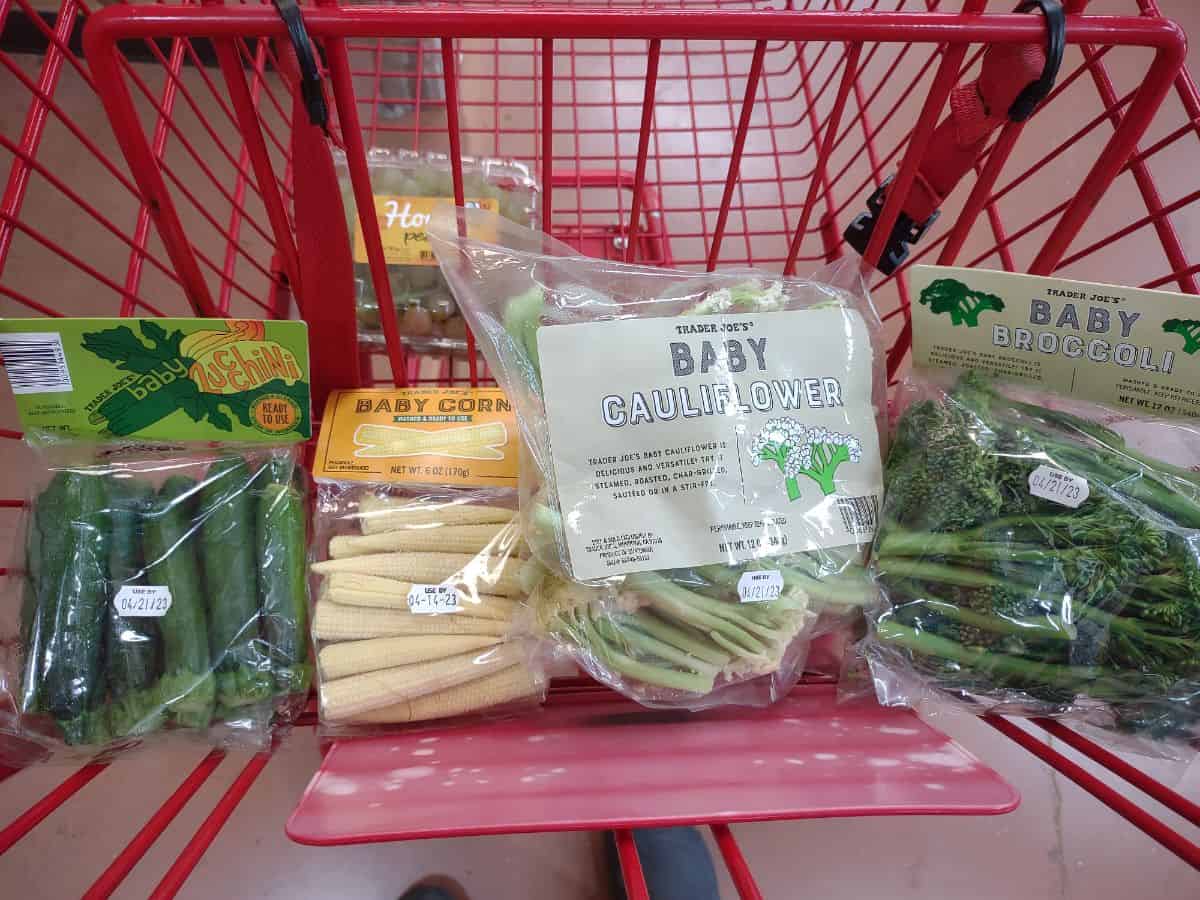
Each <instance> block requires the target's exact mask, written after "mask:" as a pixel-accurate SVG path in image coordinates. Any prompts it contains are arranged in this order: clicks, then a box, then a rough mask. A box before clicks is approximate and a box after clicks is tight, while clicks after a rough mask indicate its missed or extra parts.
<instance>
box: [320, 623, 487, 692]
mask: <svg viewBox="0 0 1200 900" xmlns="http://www.w3.org/2000/svg"><path fill="white" fill-rule="evenodd" d="M498 642H499V638H496V637H493V636H492V635H482V634H438V635H432V634H428V635H426V634H422V635H404V636H403V637H384V638H368V639H367V640H364V641H344V642H342V643H338V644H328V645H327V646H325V647H323V648H322V649H321V652H320V654H319V655H318V661H319V662H320V664H321V677H322V678H326V679H329V680H331V681H332V680H334V679H337V678H346V677H348V676H350V675H359V674H361V673H363V672H374V671H376V670H378V669H391V668H394V667H396V666H408V665H412V664H414V663H421V662H429V661H431V660H435V659H445V658H446V657H448V656H457V655H458V654H460V653H469V652H470V651H472V650H483V649H484V648H485V647H490V646H492V645H493V644H496V643H498Z"/></svg>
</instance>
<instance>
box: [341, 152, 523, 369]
mask: <svg viewBox="0 0 1200 900" xmlns="http://www.w3.org/2000/svg"><path fill="white" fill-rule="evenodd" d="M335 162H336V166H337V170H338V173H339V179H340V181H341V184H342V194H343V205H344V206H345V208H346V212H347V216H348V220H349V221H348V224H349V227H350V233H351V235H352V249H353V255H354V269H355V285H356V290H357V297H358V301H357V302H358V325H359V337H360V339H361V340H363V341H366V342H368V343H382V342H383V331H382V327H381V324H380V318H379V301H378V298H377V297H376V296H375V287H374V284H373V282H372V280H371V268H370V265H369V264H368V260H367V250H366V244H365V242H364V240H363V233H362V226H361V224H360V222H359V217H358V211H357V208H356V206H355V204H354V195H353V192H352V191H351V187H350V176H349V170H348V169H347V167H346V160H345V156H344V155H340V154H339V155H338V156H337V158H336V160H335ZM367 168H368V170H369V171H370V173H371V189H372V191H373V193H374V200H375V215H376V218H377V219H378V221H379V229H380V237H381V238H382V241H383V253H384V258H385V259H386V260H387V274H388V282H389V284H390V286H391V291H392V300H393V302H394V303H395V307H396V323H397V326H398V328H399V331H400V336H401V338H402V339H403V341H404V342H405V344H406V345H407V346H410V347H412V348H414V349H416V350H418V351H425V352H428V351H435V350H463V349H465V348H466V337H467V328H466V323H465V321H464V320H463V318H462V316H461V315H459V312H458V306H457V304H456V302H455V300H454V295H453V294H452V293H451V291H450V288H449V286H448V285H447V284H446V279H445V278H444V277H443V275H442V272H441V269H440V268H439V266H438V261H437V258H436V257H435V256H434V253H433V248H432V247H431V246H430V244H429V240H428V237H427V235H426V230H427V228H428V224H429V217H430V215H431V213H432V212H433V209H434V207H435V206H437V205H438V204H439V203H445V202H450V203H453V202H454V181H453V177H452V175H451V170H450V160H449V158H448V157H446V156H445V155H442V154H435V153H427V154H417V153H412V152H409V151H399V150H382V149H373V150H371V151H369V152H368V154H367ZM463 191H464V196H465V202H466V204H467V205H468V206H474V207H477V208H479V209H486V210H490V211H491V212H495V213H498V214H499V215H501V216H503V217H504V218H506V219H508V220H510V221H512V222H516V223H517V224H519V225H525V226H529V227H531V228H536V227H537V216H538V197H539V190H538V184H537V181H536V180H535V179H534V178H533V177H532V176H531V175H530V173H529V169H528V167H526V166H525V165H524V164H523V163H520V162H516V161H514V160H503V159H486V158H479V159H475V158H470V157H467V158H464V159H463Z"/></svg>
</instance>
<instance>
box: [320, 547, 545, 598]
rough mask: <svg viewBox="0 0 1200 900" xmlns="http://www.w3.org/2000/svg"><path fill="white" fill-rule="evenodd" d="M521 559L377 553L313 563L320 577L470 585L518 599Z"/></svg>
mask: <svg viewBox="0 0 1200 900" xmlns="http://www.w3.org/2000/svg"><path fill="white" fill-rule="evenodd" d="M521 564H522V561H521V560H520V559H519V558H511V557H510V558H506V559H497V558H495V557H489V556H483V555H475V554H471V553H423V552H415V553H375V554H370V555H367V556H349V557H345V558H343V559H327V560H325V561H324V562H319V563H313V565H312V570H313V571H314V572H316V573H317V574H319V575H331V574H334V573H336V572H357V573H359V574H363V575H375V576H381V577H384V578H395V579H398V580H401V581H409V582H415V583H417V584H442V583H443V582H449V583H452V584H467V585H471V586H474V587H475V588H476V589H478V588H484V590H485V592H486V593H489V594H501V595H503V596H505V597H515V596H518V595H519V594H520V593H521V584H520V580H519V579H518V577H517V573H518V572H519V571H520V569H521Z"/></svg>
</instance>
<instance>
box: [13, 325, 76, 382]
mask: <svg viewBox="0 0 1200 900" xmlns="http://www.w3.org/2000/svg"><path fill="white" fill-rule="evenodd" d="M0 356H3V357H4V367H5V369H7V370H8V380H9V382H10V383H11V384H12V389H13V393H14V394H54V393H63V392H64V391H71V390H74V386H73V385H72V384H71V373H70V372H69V371H68V370H67V355H66V353H64V352H63V345H62V337H61V336H60V335H59V334H58V332H54V331H46V332H26V333H24V334H15V333H14V334H0Z"/></svg>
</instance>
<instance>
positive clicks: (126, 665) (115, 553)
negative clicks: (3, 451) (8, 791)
mask: <svg viewBox="0 0 1200 900" xmlns="http://www.w3.org/2000/svg"><path fill="white" fill-rule="evenodd" d="M0 355H2V356H3V358H4V361H5V369H6V371H7V374H8V380H9V382H10V384H11V386H12V389H13V392H14V394H15V397H16V402H17V408H18V412H19V414H20V418H21V423H22V425H23V427H24V429H25V440H26V443H27V444H28V445H29V446H30V448H31V450H32V451H33V462H32V463H31V465H30V468H29V470H28V472H29V475H28V478H27V481H26V484H27V490H28V492H29V493H28V502H27V505H26V508H27V513H26V515H25V517H24V521H23V523H22V529H23V532H24V540H23V541H17V542H16V543H17V545H18V547H19V551H18V553H19V557H20V558H19V559H18V560H16V561H15V562H14V564H13V567H12V568H11V569H10V572H12V573H16V574H13V575H12V576H10V577H9V578H8V579H7V582H8V584H7V590H6V592H5V596H4V600H3V602H4V609H5V610H6V614H5V615H4V617H3V619H2V622H3V625H2V626H0V627H2V628H3V630H4V632H5V633H4V635H3V636H4V640H3V646H4V648H5V649H4V650H3V651H2V652H3V654H4V655H3V657H2V658H0V694H2V695H3V701H0V709H2V711H0V731H2V732H5V733H7V734H9V735H15V736H17V737H19V738H23V739H25V742H18V743H17V746H18V747H19V755H20V756H21V759H22V761H28V759H29V758H30V757H31V756H32V757H34V758H36V757H38V756H42V757H49V756H52V755H61V754H62V753H63V752H64V751H70V750H77V751H78V752H80V753H82V754H87V755H94V754H95V753H97V752H111V751H115V750H118V749H123V748H125V747H128V746H132V745H133V744H136V743H139V742H142V741H145V740H148V739H153V738H154V737H156V736H160V735H168V734H181V733H187V734H189V735H194V736H196V737H199V738H201V739H204V740H208V741H210V742H212V743H214V744H216V745H219V746H230V747H251V748H257V747H263V746H266V745H267V744H268V742H269V740H270V735H271V730H272V727H273V726H274V725H276V724H280V723H286V722H288V721H290V720H291V719H292V718H293V717H294V715H295V714H296V712H297V711H298V708H299V707H300V706H302V704H303V702H304V698H305V696H306V695H307V693H308V689H309V683H310V673H311V664H310V661H309V651H308V622H307V618H308V600H307V590H306V584H305V578H304V564H305V549H306V514H307V510H306V503H305V478H306V476H305V474H304V472H303V471H302V470H301V469H300V468H299V465H298V458H297V448H298V445H299V443H300V442H302V441H304V440H305V439H306V438H307V437H308V436H309V434H310V431H311V429H310V424H309V423H310V414H309V386H308V344H307V330H306V326H305V325H304V324H303V323H300V322H256V321H241V320H219V319H153V320H150V319H145V320H139V319H36V320H29V319H8V320H3V321H0ZM9 612H10V613H11V615H9V614H7V613H9ZM5 746H6V747H11V746H13V744H12V743H11V742H6V743H5ZM56 751H57V754H56ZM13 752H14V753H18V751H17V750H14V751H13Z"/></svg>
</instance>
